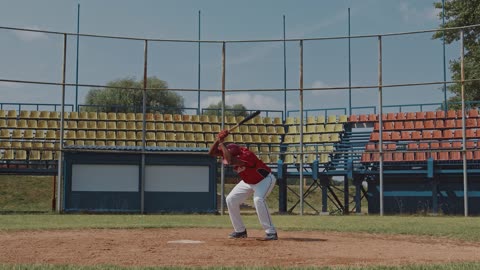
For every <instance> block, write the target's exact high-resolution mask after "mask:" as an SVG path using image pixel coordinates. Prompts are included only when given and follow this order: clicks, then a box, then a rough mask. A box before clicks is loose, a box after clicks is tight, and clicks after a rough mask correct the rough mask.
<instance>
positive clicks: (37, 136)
mask: <svg viewBox="0 0 480 270" xmlns="http://www.w3.org/2000/svg"><path fill="white" fill-rule="evenodd" d="M42 139H45V131H43V130H36V131H35V140H42Z"/></svg>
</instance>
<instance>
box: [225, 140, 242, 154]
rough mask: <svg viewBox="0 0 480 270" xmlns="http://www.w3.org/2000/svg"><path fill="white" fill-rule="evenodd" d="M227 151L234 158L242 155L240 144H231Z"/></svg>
mask: <svg viewBox="0 0 480 270" xmlns="http://www.w3.org/2000/svg"><path fill="white" fill-rule="evenodd" d="M227 150H228V152H230V154H231V155H232V156H238V155H240V152H241V151H240V146H238V144H235V143H229V144H228V145H227Z"/></svg>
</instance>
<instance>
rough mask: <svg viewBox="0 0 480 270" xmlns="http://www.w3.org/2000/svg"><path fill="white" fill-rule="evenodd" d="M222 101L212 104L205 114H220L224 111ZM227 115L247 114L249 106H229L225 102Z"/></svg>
mask: <svg viewBox="0 0 480 270" xmlns="http://www.w3.org/2000/svg"><path fill="white" fill-rule="evenodd" d="M221 110H222V102H221V101H220V102H218V103H217V104H210V105H209V106H208V107H207V109H206V111H205V112H204V113H203V114H206V115H220V114H221V113H222V111H221ZM225 115H230V116H231V115H233V116H247V108H245V106H243V105H242V104H235V105H233V106H229V105H226V104H225Z"/></svg>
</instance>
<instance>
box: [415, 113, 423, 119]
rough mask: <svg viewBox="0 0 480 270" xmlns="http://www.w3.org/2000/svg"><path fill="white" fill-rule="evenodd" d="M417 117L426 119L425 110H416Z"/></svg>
mask: <svg viewBox="0 0 480 270" xmlns="http://www.w3.org/2000/svg"><path fill="white" fill-rule="evenodd" d="M415 119H417V120H423V119H425V112H416V113H415Z"/></svg>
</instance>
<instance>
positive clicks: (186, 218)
mask: <svg viewBox="0 0 480 270" xmlns="http://www.w3.org/2000/svg"><path fill="white" fill-rule="evenodd" d="M52 187H53V185H52V177H27V176H22V177H18V176H16V177H12V176H0V211H3V212H9V213H10V212H22V211H24V212H32V211H33V212H35V211H38V212H43V213H36V214H18V213H17V214H11V213H10V214H4V215H0V231H3V232H7V231H15V230H46V229H84V228H173V227H183V228H188V227H197V228H198V227H204V228H230V227H231V224H230V221H229V219H228V216H227V215H223V216H222V215H73V214H66V215H58V214H54V213H53V212H51V210H50V208H51V198H52V197H51V196H52V191H53V188H52ZM229 188H231V186H228V187H227V188H226V192H228V190H229ZM275 192H278V191H274V193H273V194H272V195H271V196H270V198H269V199H270V200H271V202H270V204H271V205H270V206H271V208H273V207H278V204H276V205H275V200H276V198H278V197H277V196H278V193H277V194H275ZM317 197H318V196H317ZM312 198H313V197H312ZM313 199H314V200H315V198H313ZM292 201H294V200H292ZM272 204H273V205H272ZM273 219H274V222H275V224H276V226H277V227H278V228H279V229H280V230H282V231H310V230H312V231H325V232H327V231H335V232H360V233H374V234H403V235H420V236H434V237H446V238H450V239H460V240H465V241H475V242H478V241H480V220H479V219H478V218H476V217H468V218H465V217H447V216H436V217H433V216H431V217H428V216H383V217H380V216H372V215H351V216H318V215H303V216H299V215H274V216H273ZM244 220H245V223H246V224H247V226H248V227H249V228H250V227H251V228H253V229H260V225H259V224H258V219H257V217H256V215H255V214H253V213H251V214H250V213H247V214H245V216H244ZM1 269H38V270H44V269H45V270H48V269H52V270H53V269H95V270H97V269H119V270H120V269H142V270H143V269H185V268H148V267H147V268H143V267H142V268H139V267H133V268H125V267H118V266H96V267H84V266H72V265H65V266H53V265H4V264H0V270H1ZM205 269H252V268H250V267H249V268H225V267H217V268H205ZM253 269H280V268H253ZM281 269H289V268H281ZM291 269H293V268H291ZM295 269H298V268H295ZM302 269H314V268H302ZM315 269H342V270H343V269H408V270H414V269H426V270H429V269H449V270H450V269H451V270H460V269H480V255H479V262H478V263H455V264H447V265H410V266H401V267H337V268H328V267H326V268H315Z"/></svg>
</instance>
